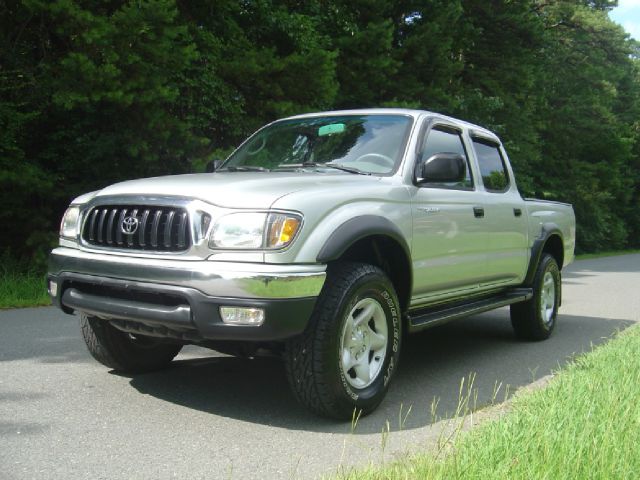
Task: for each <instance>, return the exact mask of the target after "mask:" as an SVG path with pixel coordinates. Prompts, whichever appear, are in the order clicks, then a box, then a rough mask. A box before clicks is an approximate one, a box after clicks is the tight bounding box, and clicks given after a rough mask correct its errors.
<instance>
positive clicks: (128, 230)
mask: <svg viewBox="0 0 640 480" xmlns="http://www.w3.org/2000/svg"><path fill="white" fill-rule="evenodd" d="M138 223H139V222H138V219H137V218H136V217H131V216H129V217H125V219H124V220H122V223H121V224H120V230H122V233H124V234H125V235H133V234H134V233H136V230H138Z"/></svg>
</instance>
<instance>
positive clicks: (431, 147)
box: [422, 128, 473, 188]
mask: <svg viewBox="0 0 640 480" xmlns="http://www.w3.org/2000/svg"><path fill="white" fill-rule="evenodd" d="M436 153H458V154H460V155H462V156H463V157H464V159H465V161H466V162H467V176H466V177H465V179H464V181H463V182H458V183H447V184H442V186H443V187H448V188H473V180H472V178H471V169H470V168H469V159H468V158H467V152H466V150H465V149H464V144H463V143H462V138H460V134H459V133H457V132H453V131H444V130H437V129H435V128H434V129H433V130H431V132H429V136H428V137H427V139H426V142H425V144H424V147H423V149H422V158H423V159H425V160H426V159H428V158H429V157H431V156H432V155H435V154H436ZM431 185H432V184H429V186H431Z"/></svg>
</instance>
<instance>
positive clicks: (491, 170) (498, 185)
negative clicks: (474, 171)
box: [473, 138, 509, 192]
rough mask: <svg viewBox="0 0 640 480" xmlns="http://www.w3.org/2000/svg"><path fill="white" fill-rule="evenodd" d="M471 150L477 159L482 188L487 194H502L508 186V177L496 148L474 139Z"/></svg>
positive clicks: (498, 150)
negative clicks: (474, 152)
mask: <svg viewBox="0 0 640 480" xmlns="http://www.w3.org/2000/svg"><path fill="white" fill-rule="evenodd" d="M473 148H474V149H475V151H476V156H477V157H478V166H479V167H480V175H482V183H484V188H485V189H486V190H487V191H488V192H504V191H505V190H506V189H507V187H508V186H509V175H508V174H507V169H506V167H505V165H504V160H503V158H502V155H501V154H500V149H499V148H498V146H497V145H494V144H491V143H486V142H483V141H482V140H480V139H477V138H474V139H473Z"/></svg>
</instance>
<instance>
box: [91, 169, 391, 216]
mask: <svg viewBox="0 0 640 480" xmlns="http://www.w3.org/2000/svg"><path fill="white" fill-rule="evenodd" d="M379 180H380V179H379V177H370V176H365V175H354V174H352V173H344V172H328V173H317V172H218V173H196V174H190V175H173V176H167V177H154V178H144V179H140V180H130V181H127V182H122V183H116V184H115V185H111V186H110V187H107V188H105V189H103V190H101V191H100V192H99V193H98V195H97V196H98V197H102V196H113V195H118V196H120V195H142V196H146V195H149V196H179V197H187V198H194V199H198V200H202V201H204V202H207V203H211V204H214V205H217V206H220V207H227V208H260V209H264V208H269V207H270V206H271V205H272V204H273V203H274V202H275V201H276V200H277V199H279V198H281V197H283V196H285V195H288V194H290V193H293V192H298V191H302V190H303V191H309V192H313V191H314V190H326V189H327V188H337V187H339V188H351V187H356V186H359V185H363V184H371V183H372V182H377V181H379Z"/></svg>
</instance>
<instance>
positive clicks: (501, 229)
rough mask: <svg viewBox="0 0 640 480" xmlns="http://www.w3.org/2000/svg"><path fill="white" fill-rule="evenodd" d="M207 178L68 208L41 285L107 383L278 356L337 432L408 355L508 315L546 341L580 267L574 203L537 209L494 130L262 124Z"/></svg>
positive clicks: (417, 121) (379, 114)
mask: <svg viewBox="0 0 640 480" xmlns="http://www.w3.org/2000/svg"><path fill="white" fill-rule="evenodd" d="M210 170H212V171H211V172H209V173H199V174H188V175H176V176H165V177H158V178H148V179H140V180H132V181H127V182H123V183H118V184H115V185H112V186H109V187H106V188H104V189H102V190H100V191H96V192H92V193H88V194H85V195H82V196H80V197H78V198H76V199H75V200H73V202H72V203H71V205H70V206H69V208H68V210H67V211H66V213H65V214H64V217H63V219H62V223H61V228H60V242H59V246H58V247H57V248H55V249H54V250H53V252H52V253H51V256H50V264H49V274H48V289H49V293H50V295H51V298H52V300H53V303H54V304H55V305H56V306H58V307H60V308H61V309H62V310H63V311H64V312H67V313H73V312H78V313H79V314H80V323H81V329H82V335H83V337H84V340H85V342H86V345H87V347H88V349H89V352H90V353H91V354H92V355H93V357H95V359H97V360H98V361H99V362H101V363H103V364H104V365H106V366H107V367H109V368H111V369H114V370H117V371H122V372H146V371H151V370H155V369H159V368H162V367H165V366H167V365H168V364H169V363H170V362H171V361H172V360H173V358H174V357H175V356H176V355H177V354H178V352H179V351H180V349H181V348H182V346H183V345H186V344H195V345H200V346H204V347H209V348H211V349H214V350H217V351H220V352H224V353H229V354H235V355H256V354H258V353H260V352H263V351H269V352H275V353H276V354H278V355H280V356H281V357H282V358H283V359H284V363H285V366H286V371H287V375H288V379H289V383H290V385H291V388H292V391H293V393H294V395H295V397H296V398H297V399H298V400H299V401H300V402H301V403H302V404H304V405H305V406H306V407H308V408H309V409H310V410H311V411H313V412H315V413H317V414H320V415H324V416H329V417H334V418H339V419H349V418H351V416H352V414H353V412H354V411H359V412H360V413H362V414H367V413H369V412H371V411H372V410H374V409H375V408H376V406H378V404H379V403H380V402H381V401H382V399H383V397H384V395H385V393H386V391H387V389H388V387H389V383H390V380H391V379H392V378H393V376H394V374H395V372H396V370H397V368H398V360H399V356H400V351H401V347H402V340H403V337H404V336H405V335H406V334H410V333H413V332H417V331H420V330H423V329H426V328H429V327H432V326H434V325H438V324H441V323H443V322H446V321H449V320H453V319H456V318H460V317H463V316H466V315H471V314H476V313H479V312H483V311H487V310H490V309H494V308H499V307H504V306H507V305H509V306H510V311H511V323H512V325H513V328H514V331H515V335H516V336H517V337H519V338H522V339H525V340H542V339H545V338H547V337H549V335H551V333H552V332H553V329H554V327H555V325H556V320H557V314H558V307H559V305H560V303H561V271H562V269H563V267H565V266H566V265H567V264H569V263H570V262H571V261H572V260H573V257H574V254H573V252H574V244H575V217H574V213H573V209H572V207H571V205H567V204H564V203H557V202H550V201H542V200H530V199H525V198H523V197H522V196H521V194H520V193H519V191H518V188H517V186H516V180H515V177H514V174H513V170H512V168H511V165H510V164H509V159H508V157H507V152H506V151H505V149H504V147H503V145H502V143H501V141H500V139H499V138H498V137H497V136H496V135H495V134H494V133H492V132H491V131H489V130H486V129H484V128H482V127H479V126H477V125H473V124H470V123H467V122H464V121H460V120H457V119H454V118H450V117H446V116H443V115H439V114H436V113H431V112H426V111H418V110H405V109H374V110H351V111H336V112H325V113H313V114H307V115H300V116H295V117H290V118H286V119H283V120H278V121H276V122H273V123H271V124H269V125H267V126H265V127H263V128H262V129H260V130H258V131H257V132H256V133H255V134H253V135H252V136H251V137H249V138H248V139H247V140H246V141H245V142H244V143H242V144H241V145H240V147H238V148H237V149H236V150H235V151H234V152H233V153H232V154H231V155H230V156H229V157H228V158H227V159H226V160H225V161H224V162H215V164H214V166H213V167H212V168H211V169H210Z"/></svg>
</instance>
